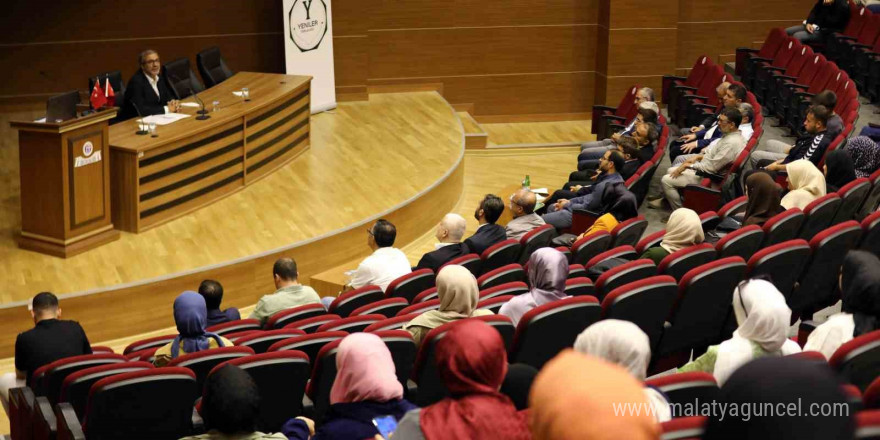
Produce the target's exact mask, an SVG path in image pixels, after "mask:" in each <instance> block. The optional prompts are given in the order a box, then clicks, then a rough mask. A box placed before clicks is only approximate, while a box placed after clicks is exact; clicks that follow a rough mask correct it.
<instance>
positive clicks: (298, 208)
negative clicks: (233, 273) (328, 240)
mask: <svg viewBox="0 0 880 440" xmlns="http://www.w3.org/2000/svg"><path fill="white" fill-rule="evenodd" d="M38 114H39V112H28V113H19V114H16V115H13V116H9V115H6V116H4V117H3V118H2V119H0V127H3V128H2V129H0V130H4V131H2V132H0V134H5V135H4V136H2V145H0V200H2V203H3V206H2V211H0V261H2V262H3V264H2V265H0V285H2V286H4V287H5V288H4V289H2V291H0V305H7V306H8V305H10V304H20V303H22V302H24V301H26V300H27V299H29V298H30V297H32V296H33V295H34V294H35V293H36V292H39V291H42V290H49V291H53V292H56V293H60V294H65V293H73V292H85V291H90V290H94V289H101V288H106V287H109V286H114V285H118V284H125V283H131V282H136V281H140V280H145V279H150V278H154V277H159V276H163V275H169V274H172V273H179V272H184V271H190V270H194V269H197V268H200V267H204V266H209V265H214V264H219V263H224V262H228V261H231V260H235V259H238V258H244V257H248V256H252V255H255V254H259V253H263V252H267V251H270V250H272V249H275V248H278V247H280V246H283V245H288V244H291V243H294V242H298V241H302V240H307V239H310V238H314V237H317V236H320V235H322V234H327V233H330V232H332V231H335V230H338V229H340V228H343V227H345V226H348V225H351V224H353V223H356V222H359V221H363V220H364V219H366V218H369V217H370V216H373V215H376V214H377V213H379V212H384V211H386V210H389V209H391V208H392V207H394V206H396V205H398V204H400V203H402V202H404V201H406V200H408V199H410V198H412V197H414V196H416V195H417V194H418V193H419V192H421V191H423V190H425V189H426V188H428V187H430V185H432V184H434V183H435V182H436V181H437V180H438V179H440V178H441V177H442V176H443V175H444V173H445V172H447V171H448V170H449V169H450V168H451V167H452V166H453V165H454V164H455V163H456V162H457V161H458V160H459V158H460V154H461V142H462V140H461V136H462V129H461V125H460V122H459V120H458V118H456V117H455V116H454V113H453V112H452V110H451V108H450V107H449V105H448V104H447V103H446V101H445V100H444V99H443V98H442V97H441V96H440V95H438V94H437V93H435V92H418V93H399V94H378V95H372V96H371V97H370V100H369V101H367V102H351V103H342V104H340V106H339V108H337V109H336V110H335V111H332V112H326V113H322V114H319V115H316V116H314V117H313V118H312V141H311V143H312V147H311V149H310V150H309V151H308V152H307V153H306V154H304V155H303V156H301V157H299V158H297V159H296V160H294V161H293V162H291V163H290V164H288V165H287V166H285V167H284V168H282V169H280V170H278V171H276V172H275V173H274V174H272V175H271V176H269V177H267V178H265V179H263V180H262V181H261V182H258V183H257V184H255V185H253V186H251V187H248V188H246V189H244V190H243V191H241V192H239V193H237V194H234V195H232V196H229V197H227V198H225V199H223V200H221V201H218V202H217V203H214V204H212V205H210V206H208V207H206V208H203V209H201V210H199V211H197V212H194V213H193V214H190V215H187V216H185V217H183V218H180V219H178V220H175V221H172V222H170V223H168V224H166V225H163V226H161V227H157V228H155V229H152V230H149V231H147V232H144V233H141V234H136V235H135V234H127V233H123V235H122V238H121V239H120V240H119V241H116V242H113V243H110V244H108V245H105V246H102V247H100V248H98V249H95V250H93V251H90V252H87V253H84V254H82V255H78V256H75V257H73V258H69V259H66V260H64V259H59V258H54V257H50V256H45V255H41V254H37V253H34V252H28V251H24V250H21V249H19V248H18V247H17V246H16V244H15V242H14V240H13V234H14V232H15V231H17V230H18V229H19V228H20V224H21V223H20V222H21V219H20V208H19V206H20V200H19V179H18V151H17V149H18V147H17V137H16V136H15V135H14V134H12V133H10V130H9V129H8V128H6V127H8V121H9V120H10V119H12V118H13V117H16V118H17V117H22V118H28V117H34V116H37V115H38ZM392 146H393V147H392ZM243 237H246V238H247V239H241V238H243Z"/></svg>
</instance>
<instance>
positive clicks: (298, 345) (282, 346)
mask: <svg viewBox="0 0 880 440" xmlns="http://www.w3.org/2000/svg"><path fill="white" fill-rule="evenodd" d="M346 336H348V332H344V331H326V332H315V333H311V334H308V335H301V336H294V337H292V338H287V339H282V340H280V341H278V342H276V343H274V344H272V346H271V347H269V349H268V350H266V353H272V352H276V351H291V350H296V351H301V352H303V353H305V354H306V355H307V356H308V357H309V359H315V358H316V357H317V356H318V352H319V351H321V348H323V347H324V346H325V345H327V344H329V343H331V342H333V341H337V340H339V339H342V338H344V337H346Z"/></svg>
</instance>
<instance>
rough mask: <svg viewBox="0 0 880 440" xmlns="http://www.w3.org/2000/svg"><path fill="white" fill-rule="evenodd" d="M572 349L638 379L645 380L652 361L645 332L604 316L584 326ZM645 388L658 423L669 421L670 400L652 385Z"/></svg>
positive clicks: (628, 323)
mask: <svg viewBox="0 0 880 440" xmlns="http://www.w3.org/2000/svg"><path fill="white" fill-rule="evenodd" d="M574 349H575V350H576V351H578V352H581V353H583V354H588V355H591V356H596V357H599V358H602V359H604V360H606V361H608V362H611V363H615V364H617V365H620V366H621V367H623V368H625V369H626V370H627V371H629V374H631V375H632V376H633V377H635V378H636V379H638V380H639V381H641V382H644V381H645V373H646V372H647V370H648V363H649V362H651V345H650V342H649V341H648V335H646V334H645V332H643V331H642V329H640V328H639V326H637V325H635V324H633V323H631V322H629V321H621V320H619V319H603V320H602V321H599V322H597V323H595V324H593V325H591V326H589V327H587V328H586V329H585V330H584V331H583V332H581V334H580V335H578V337H577V340H575V341H574ZM644 391H645V398H646V399H648V402H649V403H650V404H651V406H652V407H653V415H654V418H655V419H657V422H666V421H669V420H672V412H671V411H670V409H669V401H668V400H666V397H665V396H664V395H663V393H661V392H660V391H658V390H656V389H654V388H651V387H645V389H644Z"/></svg>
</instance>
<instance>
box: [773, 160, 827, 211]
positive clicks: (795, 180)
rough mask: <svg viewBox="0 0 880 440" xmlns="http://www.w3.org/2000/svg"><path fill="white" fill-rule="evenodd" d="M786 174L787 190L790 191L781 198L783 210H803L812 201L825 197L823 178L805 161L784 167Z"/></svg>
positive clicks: (811, 164)
mask: <svg viewBox="0 0 880 440" xmlns="http://www.w3.org/2000/svg"><path fill="white" fill-rule="evenodd" d="M785 171H786V172H787V173H788V189H790V190H791V191H789V192H788V194H786V195H785V197H783V198H782V202H781V205H782V207H783V208H785V209H791V208H800V209H804V208H806V207H807V205H809V204H810V202H812V201H813V200H816V199H818V198H819V197H822V196H824V195H825V176H823V175H822V172H821V171H819V169H818V168H816V166H815V165H813V162H810V161H808V160H806V159H801V160H796V161H794V162H791V163H789V164H788V165H786V166H785Z"/></svg>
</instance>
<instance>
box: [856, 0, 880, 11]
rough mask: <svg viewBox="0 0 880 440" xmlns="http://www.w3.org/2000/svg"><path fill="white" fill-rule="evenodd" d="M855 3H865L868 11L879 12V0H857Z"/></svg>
mask: <svg viewBox="0 0 880 440" xmlns="http://www.w3.org/2000/svg"><path fill="white" fill-rule="evenodd" d="M857 3H861V4H863V5H865V7H866V8H868V10H869V11H871V12H873V13H875V14H880V0H858V1H857Z"/></svg>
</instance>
